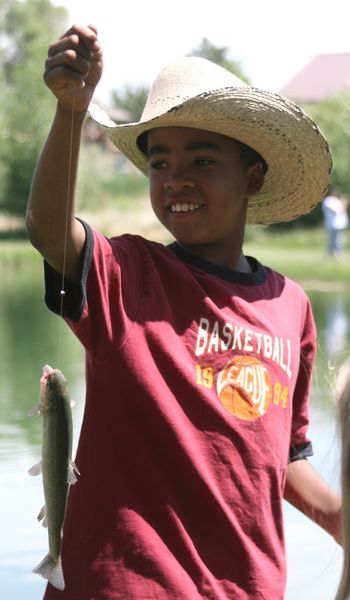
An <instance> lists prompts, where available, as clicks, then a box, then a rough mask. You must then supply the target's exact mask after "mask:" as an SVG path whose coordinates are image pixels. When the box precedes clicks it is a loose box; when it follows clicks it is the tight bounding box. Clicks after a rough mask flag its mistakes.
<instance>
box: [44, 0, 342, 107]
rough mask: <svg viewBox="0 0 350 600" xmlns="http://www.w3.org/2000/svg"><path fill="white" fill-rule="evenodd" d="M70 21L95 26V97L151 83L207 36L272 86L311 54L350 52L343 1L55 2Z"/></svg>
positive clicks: (255, 80)
mask: <svg viewBox="0 0 350 600" xmlns="http://www.w3.org/2000/svg"><path fill="white" fill-rule="evenodd" d="M54 4H57V5H61V6H65V7H66V8H67V9H68V11H69V22H70V23H71V24H73V23H75V22H76V23H82V24H86V25H87V24H90V23H91V24H94V25H96V26H97V28H98V31H99V38H100V40H101V43H102V46H103V49H104V72H103V76H102V79H101V81H100V83H99V86H98V89H97V90H96V96H97V97H98V98H99V99H100V100H101V101H105V102H108V99H109V97H110V91H111V90H112V89H121V88H123V86H124V85H125V84H129V85H137V84H146V85H150V84H151V83H152V81H153V79H154V78H155V77H156V75H157V74H158V72H159V71H160V70H161V69H162V68H163V67H164V66H165V65H166V64H167V63H169V62H170V61H172V60H174V59H176V58H179V57H181V56H185V55H187V54H189V53H190V52H191V50H192V49H193V48H196V47H198V46H199V45H200V43H201V41H202V39H203V38H204V37H207V38H208V39H209V40H210V42H211V43H212V44H214V46H218V47H227V48H228V53H227V54H228V57H229V58H230V59H233V60H237V61H239V62H240V64H241V67H242V68H243V71H244V72H245V74H246V75H247V76H248V77H249V78H250V81H251V83H252V85H254V86H256V87H260V88H264V89H269V90H271V91H277V92H278V91H279V89H280V88H281V87H282V86H283V85H284V84H285V83H287V82H288V81H289V80H290V79H291V78H292V77H293V76H294V75H296V73H297V72H298V71H300V70H301V69H302V68H303V67H304V66H305V65H306V64H307V63H309V62H310V61H311V60H312V59H313V58H314V57H315V56H316V55H317V54H323V53H336V52H350V28H349V22H350V1H349V0H331V1H327V0H293V2H291V1H285V0H240V1H236V0H200V1H198V0H173V1H168V0H152V1H147V0H118V1H115V0H95V1H94V2H92V1H90V0H54Z"/></svg>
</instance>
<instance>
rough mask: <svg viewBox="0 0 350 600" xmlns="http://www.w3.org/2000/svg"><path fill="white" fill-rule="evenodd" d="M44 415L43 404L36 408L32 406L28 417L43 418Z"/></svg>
mask: <svg viewBox="0 0 350 600" xmlns="http://www.w3.org/2000/svg"><path fill="white" fill-rule="evenodd" d="M42 414H43V411H42V408H41V404H37V405H36V406H32V408H31V409H30V410H28V412H27V415H28V417H41V416H42Z"/></svg>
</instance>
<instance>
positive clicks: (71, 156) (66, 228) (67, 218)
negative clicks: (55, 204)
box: [56, 92, 75, 366]
mask: <svg viewBox="0 0 350 600" xmlns="http://www.w3.org/2000/svg"><path fill="white" fill-rule="evenodd" d="M74 113H75V92H74V93H73V101H72V117H71V123H70V136H69V151H68V176H67V194H66V215H65V224H64V242H63V263H62V279H61V289H60V310H59V316H60V323H59V330H58V347H57V362H56V364H57V366H58V365H59V362H60V356H61V342H62V330H63V309H64V300H65V294H66V290H65V285H66V263H67V245H68V223H69V201H70V188H71V175H72V158H73V133H74Z"/></svg>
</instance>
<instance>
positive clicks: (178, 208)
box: [170, 202, 200, 212]
mask: <svg viewBox="0 0 350 600" xmlns="http://www.w3.org/2000/svg"><path fill="white" fill-rule="evenodd" d="M199 206H200V204H192V203H191V204H188V203H187V202H184V203H183V204H172V205H171V207H170V210H171V212H189V211H191V210H195V209H196V208H199Z"/></svg>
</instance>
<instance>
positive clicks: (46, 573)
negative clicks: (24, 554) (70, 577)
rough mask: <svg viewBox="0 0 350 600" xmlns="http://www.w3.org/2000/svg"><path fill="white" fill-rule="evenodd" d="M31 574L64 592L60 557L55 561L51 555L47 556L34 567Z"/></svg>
mask: <svg viewBox="0 0 350 600" xmlns="http://www.w3.org/2000/svg"><path fill="white" fill-rule="evenodd" d="M33 573H37V575H41V577H43V578H44V579H47V580H48V581H49V582H50V583H51V585H53V586H54V587H55V588H57V589H58V590H64V587H65V583H64V577H63V569H62V562H61V557H60V556H59V557H58V560H57V561H56V560H55V559H54V558H53V557H52V556H51V554H47V555H46V556H45V558H44V559H43V560H42V561H41V563H39V564H38V565H37V566H36V567H34V569H33Z"/></svg>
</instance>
